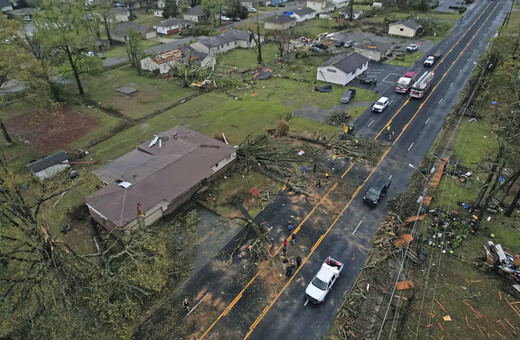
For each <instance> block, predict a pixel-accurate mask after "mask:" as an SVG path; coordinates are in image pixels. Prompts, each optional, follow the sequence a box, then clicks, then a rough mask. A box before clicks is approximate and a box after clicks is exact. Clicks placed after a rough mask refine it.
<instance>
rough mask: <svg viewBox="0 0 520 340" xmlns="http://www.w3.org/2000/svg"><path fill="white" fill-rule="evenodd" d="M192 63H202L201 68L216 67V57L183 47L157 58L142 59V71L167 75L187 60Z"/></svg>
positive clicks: (159, 55)
mask: <svg viewBox="0 0 520 340" xmlns="http://www.w3.org/2000/svg"><path fill="white" fill-rule="evenodd" d="M188 58H189V59H190V61H191V62H198V63H200V65H201V67H212V66H213V65H215V58H214V56H210V55H208V54H205V53H201V52H199V51H197V50H194V49H193V48H192V47H190V46H182V47H179V48H176V49H174V50H171V51H166V52H164V53H161V54H158V55H156V56H155V57H153V58H152V57H146V58H144V59H141V69H143V70H145V71H150V72H153V71H156V70H158V71H159V73H160V74H166V73H168V72H170V70H171V69H172V68H174V67H175V65H177V64H178V63H179V62H184V61H186V60H187V59H188Z"/></svg>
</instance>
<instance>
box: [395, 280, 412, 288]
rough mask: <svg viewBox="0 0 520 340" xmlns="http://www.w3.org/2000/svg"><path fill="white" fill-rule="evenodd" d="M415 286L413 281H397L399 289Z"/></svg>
mask: <svg viewBox="0 0 520 340" xmlns="http://www.w3.org/2000/svg"><path fill="white" fill-rule="evenodd" d="M411 288H413V282H412V281H399V282H397V290H404V289H411Z"/></svg>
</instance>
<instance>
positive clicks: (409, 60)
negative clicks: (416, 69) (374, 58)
mask: <svg viewBox="0 0 520 340" xmlns="http://www.w3.org/2000/svg"><path fill="white" fill-rule="evenodd" d="M423 56H424V52H414V53H406V54H405V56H404V60H396V59H395V58H394V59H392V60H390V61H387V62H386V63H387V64H390V65H397V66H412V65H413V64H414V63H415V62H416V61H417V60H419V59H421V58H422V57H423Z"/></svg>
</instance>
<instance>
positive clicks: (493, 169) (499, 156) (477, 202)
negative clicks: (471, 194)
mask: <svg viewBox="0 0 520 340" xmlns="http://www.w3.org/2000/svg"><path fill="white" fill-rule="evenodd" d="M502 153H503V150H502V148H500V149H499V150H498V153H497V156H496V158H495V161H494V162H493V165H492V166H491V170H490V171H489V174H488V177H487V178H486V181H485V182H484V184H483V186H482V189H480V192H479V194H478V196H477V198H476V199H475V206H477V207H478V206H480V203H481V201H482V199H483V198H484V195H485V194H486V191H487V189H488V187H489V184H490V183H491V180H492V179H493V177H494V176H495V172H496V171H497V168H498V163H500V161H501V159H502V156H503V155H502Z"/></svg>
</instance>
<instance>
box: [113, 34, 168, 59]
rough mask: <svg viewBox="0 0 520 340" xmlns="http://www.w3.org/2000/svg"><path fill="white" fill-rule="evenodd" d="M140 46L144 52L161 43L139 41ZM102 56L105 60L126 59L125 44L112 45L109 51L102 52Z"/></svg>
mask: <svg viewBox="0 0 520 340" xmlns="http://www.w3.org/2000/svg"><path fill="white" fill-rule="evenodd" d="M141 44H142V45H143V49H145V50H146V49H149V48H150V47H154V46H157V45H160V44H161V43H160V42H158V41H157V40H151V39H149V40H141ZM103 54H104V55H105V57H107V58H119V57H126V56H127V53H126V45H125V44H122V45H120V44H117V45H112V47H111V48H110V49H108V50H106V51H105V52H103Z"/></svg>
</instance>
